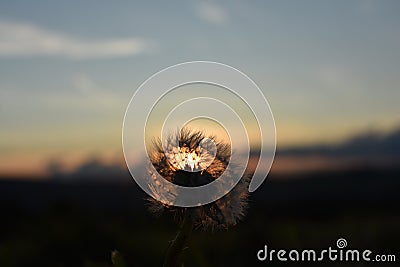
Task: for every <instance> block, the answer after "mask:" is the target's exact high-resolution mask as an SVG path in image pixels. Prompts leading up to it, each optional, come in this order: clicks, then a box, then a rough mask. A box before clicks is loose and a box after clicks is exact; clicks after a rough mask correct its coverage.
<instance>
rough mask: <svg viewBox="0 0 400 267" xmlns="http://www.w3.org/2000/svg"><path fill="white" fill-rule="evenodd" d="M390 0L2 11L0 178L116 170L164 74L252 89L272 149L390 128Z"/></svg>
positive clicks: (49, 6) (2, 6) (394, 118)
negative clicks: (238, 75)
mask: <svg viewBox="0 0 400 267" xmlns="http://www.w3.org/2000/svg"><path fill="white" fill-rule="evenodd" d="M399 13H400V2H399V1H385V0H384V1H367V0H365V1H361V0H359V1H344V0H343V1H252V2H247V1H226V2H224V1H152V2H150V1H142V2H139V1H137V2H136V1H120V2H116V1H64V2H61V1H60V2H56V1H40V0H39V1H8V2H6V1H2V2H0V124H1V127H0V174H11V175H12V174H17V173H18V174H29V175H33V174H41V173H43V172H44V171H45V169H46V166H47V164H48V163H49V161H53V160H61V161H62V162H63V164H65V166H67V167H68V166H76V165H77V164H79V163H80V162H82V161H83V160H85V159H87V158H91V157H102V158H105V159H107V160H109V161H113V160H115V161H118V160H120V159H121V157H122V147H121V131H122V121H123V117H124V113H125V110H126V107H127V105H128V103H129V100H130V98H131V97H132V95H133V93H134V92H135V90H136V89H137V88H138V87H139V86H140V85H141V84H142V83H143V82H144V81H145V80H146V79H147V78H148V77H150V76H151V75H153V74H154V73H156V72H158V71H160V70H161V69H164V68H166V67H168V66H171V65H174V64H177V63H181V62H186V61H193V60H209V61H216V62H221V63H225V64H228V65H230V66H233V67H235V68H237V69H239V70H241V71H243V72H244V73H246V74H247V75H248V76H249V77H250V78H251V79H253V80H254V81H255V82H256V84H257V85H258V86H259V87H260V89H261V90H262V91H263V93H264V94H265V96H266V98H267V99H268V101H269V104H270V106H271V109H272V112H273V114H274V118H275V123H276V131H277V145H278V149H279V147H288V146H299V145H308V144H315V143H334V142H338V141H340V140H344V139H345V138H347V137H349V136H351V135H353V134H355V133H358V132H360V131H366V130H369V129H375V130H379V131H389V130H391V129H394V128H396V127H398V126H399V123H400V120H399V114H400V112H399V107H398V101H399V99H400V88H399V86H400V75H399V71H400V53H399V52H398V50H399V47H400V16H398V14H399Z"/></svg>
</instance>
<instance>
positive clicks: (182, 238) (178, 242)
mask: <svg viewBox="0 0 400 267" xmlns="http://www.w3.org/2000/svg"><path fill="white" fill-rule="evenodd" d="M192 229H193V222H192V218H191V217H190V213H189V211H188V210H186V211H185V217H184V219H183V222H182V225H181V228H180V229H179V231H178V233H177V234H176V237H175V239H174V240H172V242H171V245H170V247H169V248H168V251H167V255H166V256H165V261H164V267H180V266H179V263H180V260H181V257H182V255H183V250H184V249H185V246H186V244H187V242H188V240H189V238H190V235H191V233H192Z"/></svg>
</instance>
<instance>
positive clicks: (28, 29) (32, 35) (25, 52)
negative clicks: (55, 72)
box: [0, 21, 153, 59]
mask: <svg viewBox="0 0 400 267" xmlns="http://www.w3.org/2000/svg"><path fill="white" fill-rule="evenodd" d="M152 46H153V43H152V42H150V41H148V40H144V39H141V38H121V39H106V40H87V39H82V38H76V37H73V36H70V35H66V34H63V33H57V32H52V31H48V30H46V29H43V28H40V27H38V26H36V25H33V24H27V23H15V22H7V21H0V57H24V56H60V57H66V58H71V59H90V58H111V57H119V56H132V55H137V54H142V53H144V52H147V51H148V50H149V49H151V47H152Z"/></svg>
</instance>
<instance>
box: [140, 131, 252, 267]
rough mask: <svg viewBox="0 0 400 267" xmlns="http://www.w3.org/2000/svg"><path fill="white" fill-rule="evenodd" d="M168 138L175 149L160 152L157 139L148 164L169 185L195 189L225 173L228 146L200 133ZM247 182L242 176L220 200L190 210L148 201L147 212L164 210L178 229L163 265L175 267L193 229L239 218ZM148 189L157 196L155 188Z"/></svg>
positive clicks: (225, 225)
mask: <svg viewBox="0 0 400 267" xmlns="http://www.w3.org/2000/svg"><path fill="white" fill-rule="evenodd" d="M172 138H177V139H178V142H177V143H176V142H175V143H176V144H177V146H175V147H173V146H171V145H168V146H167V149H166V150H165V151H164V149H163V146H162V143H161V140H159V139H158V140H155V141H154V142H153V144H154V149H153V151H152V153H150V161H151V164H152V165H153V166H154V169H155V171H157V172H158V173H159V174H160V175H161V176H162V177H163V178H164V179H166V180H168V181H169V182H171V183H174V184H176V185H180V186H186V187H197V186H202V185H206V184H208V183H211V182H212V181H214V180H216V179H218V178H219V177H220V176H221V175H222V174H223V173H224V172H225V171H228V170H227V166H228V164H229V161H230V159H231V147H230V145H228V144H226V143H224V142H218V141H217V140H216V138H215V137H214V136H209V137H206V136H205V134H204V133H203V132H200V131H193V130H190V129H187V128H184V129H182V130H181V131H179V132H178V133H177V134H176V135H175V136H173V135H171V136H170V137H169V138H167V142H168V140H172ZM209 141H212V142H209ZM168 143H169V144H171V143H174V142H168ZM212 144H213V146H214V149H212V146H211V145H212ZM154 169H153V168H149V175H151V176H152V177H155V174H154V173H153V172H154ZM230 172H231V173H228V175H229V177H232V179H233V177H234V175H236V174H235V173H234V171H230ZM249 180H250V179H249V177H247V176H246V177H242V179H240V180H239V182H238V183H237V184H236V186H235V187H234V188H233V189H232V190H231V191H230V192H229V193H227V194H226V195H225V196H223V197H222V198H220V199H218V200H216V201H214V202H213V203H210V204H206V205H199V206H197V207H193V208H183V207H176V206H174V205H173V203H168V202H160V201H157V200H155V199H153V198H149V199H148V201H149V209H150V211H151V212H153V213H156V214H161V213H162V212H164V211H168V212H170V213H172V214H173V216H174V218H176V219H177V220H178V223H180V226H181V228H180V231H179V232H178V234H177V236H176V238H175V239H174V240H173V242H172V243H171V246H170V248H169V250H168V253H167V257H166V260H165V264H164V266H178V262H179V258H180V256H181V254H182V252H183V248H184V246H185V245H186V242H187V240H188V238H189V236H190V233H191V232H192V229H193V228H195V229H199V228H200V229H211V230H214V229H216V228H228V227H229V226H233V225H235V224H236V223H237V222H238V221H239V220H240V219H242V218H243V216H244V214H245V209H246V207H247V199H248V191H247V187H248V184H249ZM151 190H152V191H153V193H154V194H156V195H159V194H158V193H157V192H158V191H157V188H151ZM162 190H168V188H163V189H162ZM177 197H179V194H178V196H177Z"/></svg>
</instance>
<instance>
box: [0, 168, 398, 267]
mask: <svg viewBox="0 0 400 267" xmlns="http://www.w3.org/2000/svg"><path fill="white" fill-rule="evenodd" d="M126 179H127V180H129V177H128V176H127V177H126ZM119 180H121V179H119ZM122 180H123V179H122ZM399 190H400V170H391V171H388V170H385V171H382V170H380V171H379V170H373V169H363V170H355V171H340V172H336V173H332V172H330V173H323V172H321V173H314V174H303V175H301V176H293V175H291V176H285V177H283V176H277V175H274V174H272V175H271V177H270V178H269V180H268V181H267V182H265V183H264V185H263V186H262V187H261V188H260V189H259V190H257V191H256V192H255V193H254V194H252V195H251V202H250V206H249V209H248V214H247V216H246V217H245V219H244V220H243V221H242V222H241V223H239V224H238V225H237V226H236V227H233V228H231V229H228V230H222V231H214V232H203V231H195V232H194V235H193V236H192V239H191V242H190V246H189V248H188V249H187V250H186V252H185V260H184V262H185V266H282V265H283V263H281V262H278V261H274V262H259V261H258V260H257V258H256V253H257V251H258V250H259V249H261V248H262V247H263V246H264V245H268V247H270V248H274V249H280V248H283V249H286V250H290V249H294V248H297V249H301V248H313V249H324V248H327V247H329V246H332V247H336V240H337V239H338V238H345V239H346V240H347V242H348V248H355V249H359V250H364V249H370V250H372V251H373V252H374V253H380V254H396V259H397V263H398V261H399V260H400V255H399V254H398V251H399V240H400V229H399V226H400V213H399V204H398V203H400V194H399ZM144 198H145V195H144V193H142V192H141V191H140V190H139V188H138V186H137V185H136V184H134V183H133V182H132V183H129V182H128V183H126V184H110V183H105V182H102V183H93V182H87V183H78V182H74V183H71V182H69V183H68V182H65V181H57V180H50V181H49V180H47V181H43V182H36V181H16V180H13V181H11V180H6V179H2V180H1V181H0V213H1V219H0V266H1V267H11V266H18V267H20V266H21V267H29V266H42V267H45V266H87V267H89V266H110V265H111V262H110V253H111V251H112V250H114V249H118V250H119V251H120V252H121V253H122V254H123V255H124V256H125V258H126V261H127V263H128V266H162V262H163V257H164V255H165V251H166V249H167V246H168V242H169V241H170V240H171V239H172V238H173V237H174V235H175V233H176V230H177V228H176V225H175V223H174V221H173V220H172V219H171V218H169V217H168V216H162V217H160V218H155V217H154V216H152V215H151V214H149V213H148V212H147V210H146V207H145V200H144ZM343 264H345V263H343V262H342V263H340V262H336V263H332V262H329V261H326V262H324V264H323V265H322V266H342V265H343ZM363 264H364V263H354V262H353V263H350V264H345V265H347V266H350V265H351V266H353V265H357V266H362V265H363ZM320 265H321V263H320ZM381 265H382V266H395V265H396V264H393V263H382V264H381Z"/></svg>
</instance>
